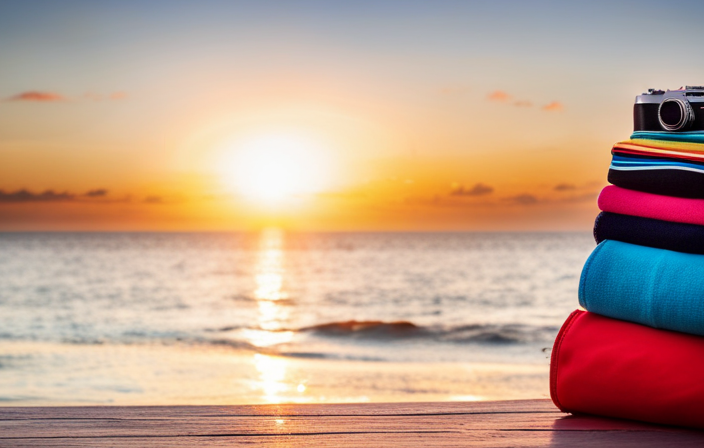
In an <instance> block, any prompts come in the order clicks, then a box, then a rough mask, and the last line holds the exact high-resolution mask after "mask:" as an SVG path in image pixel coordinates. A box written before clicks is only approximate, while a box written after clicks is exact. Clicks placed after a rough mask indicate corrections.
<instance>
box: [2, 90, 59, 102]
mask: <svg viewBox="0 0 704 448" xmlns="http://www.w3.org/2000/svg"><path fill="white" fill-rule="evenodd" d="M65 100H66V97H64V96H63V95H61V94H59V93H55V92H40V91H37V90H30V91H27V92H22V93H18V94H17V95H13V96H11V97H9V98H8V99H7V101H36V102H44V103H50V102H56V101H65Z"/></svg>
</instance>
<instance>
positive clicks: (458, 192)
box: [450, 182, 494, 196]
mask: <svg viewBox="0 0 704 448" xmlns="http://www.w3.org/2000/svg"><path fill="white" fill-rule="evenodd" d="M493 191H494V187H490V186H489V185H484V184H483V183H481V182H479V183H477V184H475V185H474V186H473V187H472V188H465V187H464V186H463V185H456V186H455V187H454V188H453V189H452V191H451V192H450V196H483V195H487V194H490V193H492V192H493Z"/></svg>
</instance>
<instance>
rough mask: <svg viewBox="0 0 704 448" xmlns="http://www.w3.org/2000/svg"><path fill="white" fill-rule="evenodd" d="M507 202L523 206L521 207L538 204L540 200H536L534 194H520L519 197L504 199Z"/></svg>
mask: <svg viewBox="0 0 704 448" xmlns="http://www.w3.org/2000/svg"><path fill="white" fill-rule="evenodd" d="M504 200H506V201H511V202H513V203H515V204H521V205H533V204H537V203H538V198H536V197H535V196H534V195H532V194H528V193H523V194H519V195H517V196H511V197H508V198H504Z"/></svg>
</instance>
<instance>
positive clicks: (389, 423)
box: [0, 400, 704, 448]
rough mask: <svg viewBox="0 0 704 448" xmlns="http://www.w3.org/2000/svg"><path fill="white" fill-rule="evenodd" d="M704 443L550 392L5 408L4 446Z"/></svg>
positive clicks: (0, 424)
mask: <svg viewBox="0 0 704 448" xmlns="http://www.w3.org/2000/svg"><path fill="white" fill-rule="evenodd" d="M252 445H257V446H259V445H261V446H271V447H341V446H353V447H387V446H394V447H395V446H398V447H412V446H423V447H429V446H441V447H452V446H481V447H523V446H525V447H532V446H551V447H562V446H564V447H602V446H616V445H618V446H627V447H638V448H644V447H651V446H652V447H655V446H658V447H662V446H677V447H695V446H696V447H701V446H704V431H702V432H700V431H693V430H686V429H677V428H672V427H665V426H655V425H646V424H641V423H636V422H629V421H623V420H611V419H604V418H598V417H573V416H568V415H566V414H562V413H560V412H559V411H558V410H557V409H556V408H555V407H554V406H553V405H552V403H551V402H550V401H548V400H522V401H499V402H476V403H392V404H338V405H335V404H329V405H328V404H326V405H266V406H164V407H159V406H149V407H0V447H38V446H52V447H59V446H60V447H108V446H110V447H123V446H125V447H151V446H158V447H170V446H173V447H183V446H199V447H216V446H217V447H219V446H228V447H229V446H252Z"/></svg>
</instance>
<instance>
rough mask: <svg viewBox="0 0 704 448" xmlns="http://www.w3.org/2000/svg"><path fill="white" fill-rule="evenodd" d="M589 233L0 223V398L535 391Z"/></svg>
mask: <svg viewBox="0 0 704 448" xmlns="http://www.w3.org/2000/svg"><path fill="white" fill-rule="evenodd" d="M593 247H594V242H593V240H592V238H591V235H589V234H587V233H516V234H507V233H458V234H451V233H418V234H410V233H359V234H353V233H348V234H323V233H320V234H318V233H310V234H289V233H284V232H281V231H278V230H275V229H269V230H265V231H262V232H261V233H257V234H237V233H232V234H195V233H192V234H171V233H150V234H134V233H123V234H105V233H76V234H64V233H53V234H17V233H11V234H0V403H5V404H12V405H17V404H45V403H51V404H57V403H66V404H72V403H85V402H97V403H142V404H154V403H177V402H178V403H211V402H233V403H246V402H282V401H297V402H307V401H308V402H310V401H313V402H320V401H364V400H377V401H382V400H385V401H388V400H425V399H433V400H435V399H441V400H442V399H445V400H448V399H485V398H511V397H516V398H518V397H526V396H533V397H544V396H547V393H548V392H547V391H548V387H547V368H548V359H547V357H548V356H549V347H551V345H552V341H553V340H554V338H555V335H556V334H557V331H558V330H559V327H560V325H561V323H562V321H563V320H564V319H565V317H566V316H567V315H568V314H569V313H570V312H571V311H572V310H573V309H575V308H576V307H577V286H578V281H579V274H580V272H581V268H582V264H583V263H584V261H585V260H586V258H587V256H588V255H589V253H590V251H591V250H592V249H593ZM546 349H547V350H546Z"/></svg>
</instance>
